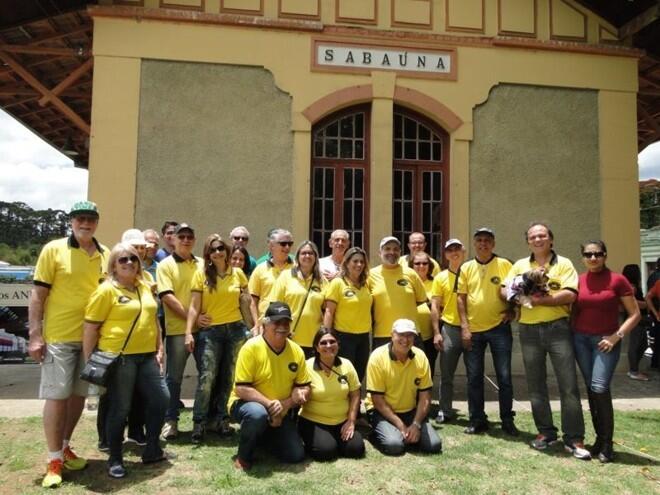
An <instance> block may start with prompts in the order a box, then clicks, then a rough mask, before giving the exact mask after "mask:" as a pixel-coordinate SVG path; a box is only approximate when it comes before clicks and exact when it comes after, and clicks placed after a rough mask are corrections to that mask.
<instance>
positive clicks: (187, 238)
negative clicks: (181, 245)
mask: <svg viewBox="0 0 660 495" xmlns="http://www.w3.org/2000/svg"><path fill="white" fill-rule="evenodd" d="M177 237H178V238H179V240H181V241H194V240H195V236H194V235H193V234H179V235H178V236H177Z"/></svg>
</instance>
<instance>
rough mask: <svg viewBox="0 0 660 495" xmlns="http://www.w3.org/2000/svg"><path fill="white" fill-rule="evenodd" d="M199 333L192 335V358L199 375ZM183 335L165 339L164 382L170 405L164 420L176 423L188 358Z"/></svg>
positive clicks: (170, 336) (188, 354) (169, 336)
mask: <svg viewBox="0 0 660 495" xmlns="http://www.w3.org/2000/svg"><path fill="white" fill-rule="evenodd" d="M198 336H199V333H194V334H193V338H194V339H195V347H194V352H193V357H194V358H195V363H196V364H197V372H198V373H199V365H200V359H199V346H198V345H197V339H198ZM184 340H185V335H168V336H167V337H166V338H165V351H166V352H167V373H166V375H165V381H166V383H167V389H168V390H169V391H170V405H169V407H168V408H167V412H166V413H165V420H167V421H178V420H179V400H181V382H182V381H183V372H184V371H185V369H186V363H187V362H188V356H190V353H189V352H188V351H187V350H186V346H185V345H184Z"/></svg>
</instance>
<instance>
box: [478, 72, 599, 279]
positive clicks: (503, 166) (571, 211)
mask: <svg viewBox="0 0 660 495" xmlns="http://www.w3.org/2000/svg"><path fill="white" fill-rule="evenodd" d="M469 176H470V201H469V202H470V229H471V231H473V230H474V229H475V228H477V227H479V226H484V225H485V226H490V227H492V228H493V229H494V230H495V232H496V242H497V246H496V252H497V253H498V254H500V255H502V256H507V257H509V258H513V259H517V258H520V257H522V256H525V255H526V254H528V250H527V245H526V243H525V241H524V237H523V234H524V230H525V228H526V226H527V224H528V223H529V222H530V221H531V220H539V219H542V220H546V221H548V222H549V223H550V225H551V227H552V229H553V231H554V234H555V238H556V242H555V248H556V250H557V251H558V252H559V253H560V254H563V255H564V256H567V257H569V258H571V259H572V260H573V263H574V264H575V265H576V268H577V269H578V270H579V271H581V270H582V265H581V264H578V263H579V262H580V257H579V244H580V243H581V242H583V241H584V240H586V239H592V238H596V239H597V238H599V237H600V198H601V192H600V185H599V145H598V93H597V92H596V91H590V90H575V89H561V88H547V87H538V86H521V85H509V84H501V85H499V86H496V87H494V88H493V90H492V91H491V92H490V95H489V97H488V100H487V101H486V102H484V103H483V104H482V105H480V106H478V107H477V108H476V109H475V111H474V140H473V141H472V143H471V145H470V169H469Z"/></svg>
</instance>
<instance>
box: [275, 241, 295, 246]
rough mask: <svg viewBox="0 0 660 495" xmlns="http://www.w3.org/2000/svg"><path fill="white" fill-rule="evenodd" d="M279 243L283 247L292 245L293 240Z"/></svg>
mask: <svg viewBox="0 0 660 495" xmlns="http://www.w3.org/2000/svg"><path fill="white" fill-rule="evenodd" d="M278 244H279V245H280V246H282V247H291V246H293V241H279V242H278Z"/></svg>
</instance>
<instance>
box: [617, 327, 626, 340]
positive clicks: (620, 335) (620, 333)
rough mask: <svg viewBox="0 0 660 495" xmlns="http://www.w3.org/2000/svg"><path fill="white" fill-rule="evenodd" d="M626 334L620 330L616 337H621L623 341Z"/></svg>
mask: <svg viewBox="0 0 660 495" xmlns="http://www.w3.org/2000/svg"><path fill="white" fill-rule="evenodd" d="M625 335H626V334H625V333H623V332H622V331H621V330H620V329H619V330H617V331H616V336H617V337H619V338H620V339H621V340H623V337H625Z"/></svg>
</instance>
